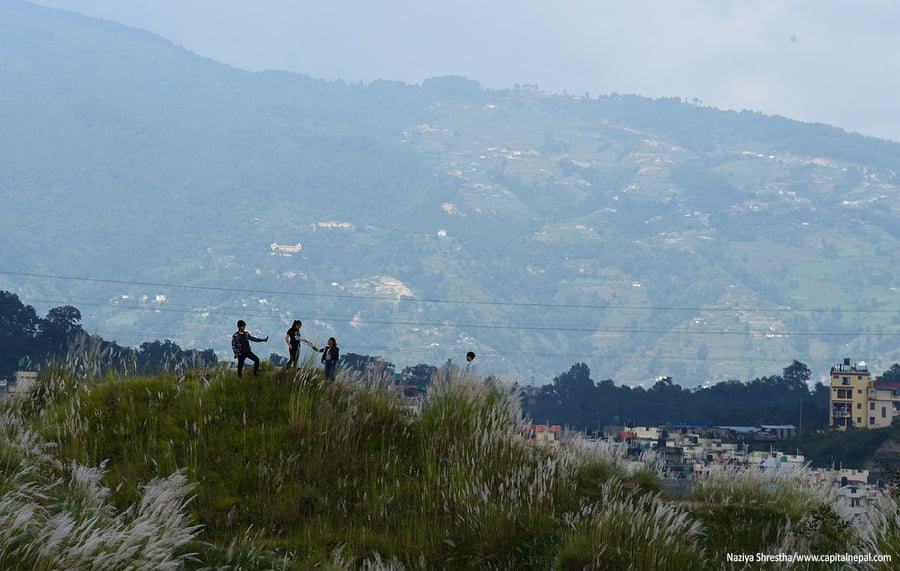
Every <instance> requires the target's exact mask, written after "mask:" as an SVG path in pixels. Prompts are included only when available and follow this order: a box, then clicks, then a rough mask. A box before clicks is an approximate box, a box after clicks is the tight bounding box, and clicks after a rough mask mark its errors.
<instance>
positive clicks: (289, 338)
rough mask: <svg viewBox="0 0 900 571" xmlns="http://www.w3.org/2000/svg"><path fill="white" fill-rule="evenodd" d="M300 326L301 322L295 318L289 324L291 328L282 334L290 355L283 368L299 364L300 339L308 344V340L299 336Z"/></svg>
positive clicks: (301, 325)
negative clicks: (292, 322)
mask: <svg viewBox="0 0 900 571" xmlns="http://www.w3.org/2000/svg"><path fill="white" fill-rule="evenodd" d="M301 327H303V322H302V321H300V320H299V319H295V320H294V324H293V325H291V328H290V329H288V330H287V333H286V334H285V336H284V340H285V341H286V342H287V344H288V352H289V354H290V356H291V358H290V359H289V360H288V363H287V366H286V367H285V370H287V369H290V368H291V365H293V366H294V367H298V366H300V342H301V341H302V342H304V343H306V344H307V345H309V341H308V340H307V339H304V338H303V337H301V336H300V328H301Z"/></svg>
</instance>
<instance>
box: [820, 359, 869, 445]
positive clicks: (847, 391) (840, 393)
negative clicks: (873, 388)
mask: <svg viewBox="0 0 900 571" xmlns="http://www.w3.org/2000/svg"><path fill="white" fill-rule="evenodd" d="M868 388H869V371H868V370H867V369H866V364H865V363H863V362H860V363H859V364H855V365H851V364H850V359H844V362H843V364H840V365H835V366H833V367H831V421H830V422H829V426H833V427H836V428H837V429H838V430H847V427H848V426H856V427H859V428H865V427H866V424H867V423H866V421H867V420H868V416H869V411H868Z"/></svg>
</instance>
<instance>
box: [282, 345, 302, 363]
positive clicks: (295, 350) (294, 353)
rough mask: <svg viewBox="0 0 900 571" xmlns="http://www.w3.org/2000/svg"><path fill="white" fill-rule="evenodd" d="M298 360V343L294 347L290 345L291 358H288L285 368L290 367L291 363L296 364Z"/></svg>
mask: <svg viewBox="0 0 900 571" xmlns="http://www.w3.org/2000/svg"><path fill="white" fill-rule="evenodd" d="M299 362H300V345H297V346H296V347H291V358H290V359H289V360H288V364H287V366H286V367H285V369H290V368H291V365H293V366H294V367H296V366H298V364H299Z"/></svg>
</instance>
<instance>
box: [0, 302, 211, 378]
mask: <svg viewBox="0 0 900 571" xmlns="http://www.w3.org/2000/svg"><path fill="white" fill-rule="evenodd" d="M80 321H81V312H80V311H79V310H78V309H77V308H75V307H72V306H71V305H67V306H62V307H54V308H53V309H51V310H50V311H48V312H47V315H46V316H45V317H43V318H41V317H38V315H37V312H35V310H34V308H33V307H32V306H30V305H25V304H23V303H22V301H21V300H20V299H19V296H18V295H16V294H14V293H11V292H8V291H0V379H10V378H11V377H12V375H13V372H14V371H16V370H19V369H21V370H37V369H39V368H42V367H45V366H47V365H48V364H51V363H54V362H60V361H65V360H66V359H67V357H68V356H69V355H70V354H71V353H73V352H74V353H80V352H81V350H82V349H83V348H84V347H85V346H93V347H95V348H96V349H97V353H98V354H101V355H102V358H101V359H99V360H98V362H97V366H98V367H99V368H100V369H102V370H103V371H106V372H112V371H115V372H121V373H135V372H141V373H145V374H146V373H155V372H160V371H173V370H177V369H184V368H198V367H199V368H202V367H211V366H214V365H215V364H216V363H217V362H218V359H217V357H216V354H215V352H214V351H213V350H212V349H207V350H205V351H200V350H197V349H189V350H183V349H182V348H181V347H179V346H178V345H177V344H176V343H173V342H172V341H171V340H169V339H166V340H165V341H159V340H156V341H145V342H143V343H141V344H140V346H139V347H137V348H132V347H120V346H119V345H118V344H116V343H115V342H110V341H104V340H103V339H102V338H101V337H99V336H89V335H88V334H87V333H86V332H85V331H84V329H83V328H82V327H81V324H80Z"/></svg>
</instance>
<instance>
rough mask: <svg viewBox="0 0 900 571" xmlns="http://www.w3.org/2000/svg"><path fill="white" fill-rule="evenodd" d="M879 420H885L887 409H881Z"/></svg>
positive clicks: (884, 407)
mask: <svg viewBox="0 0 900 571" xmlns="http://www.w3.org/2000/svg"><path fill="white" fill-rule="evenodd" d="M881 418H887V407H886V406H883V407H881Z"/></svg>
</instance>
